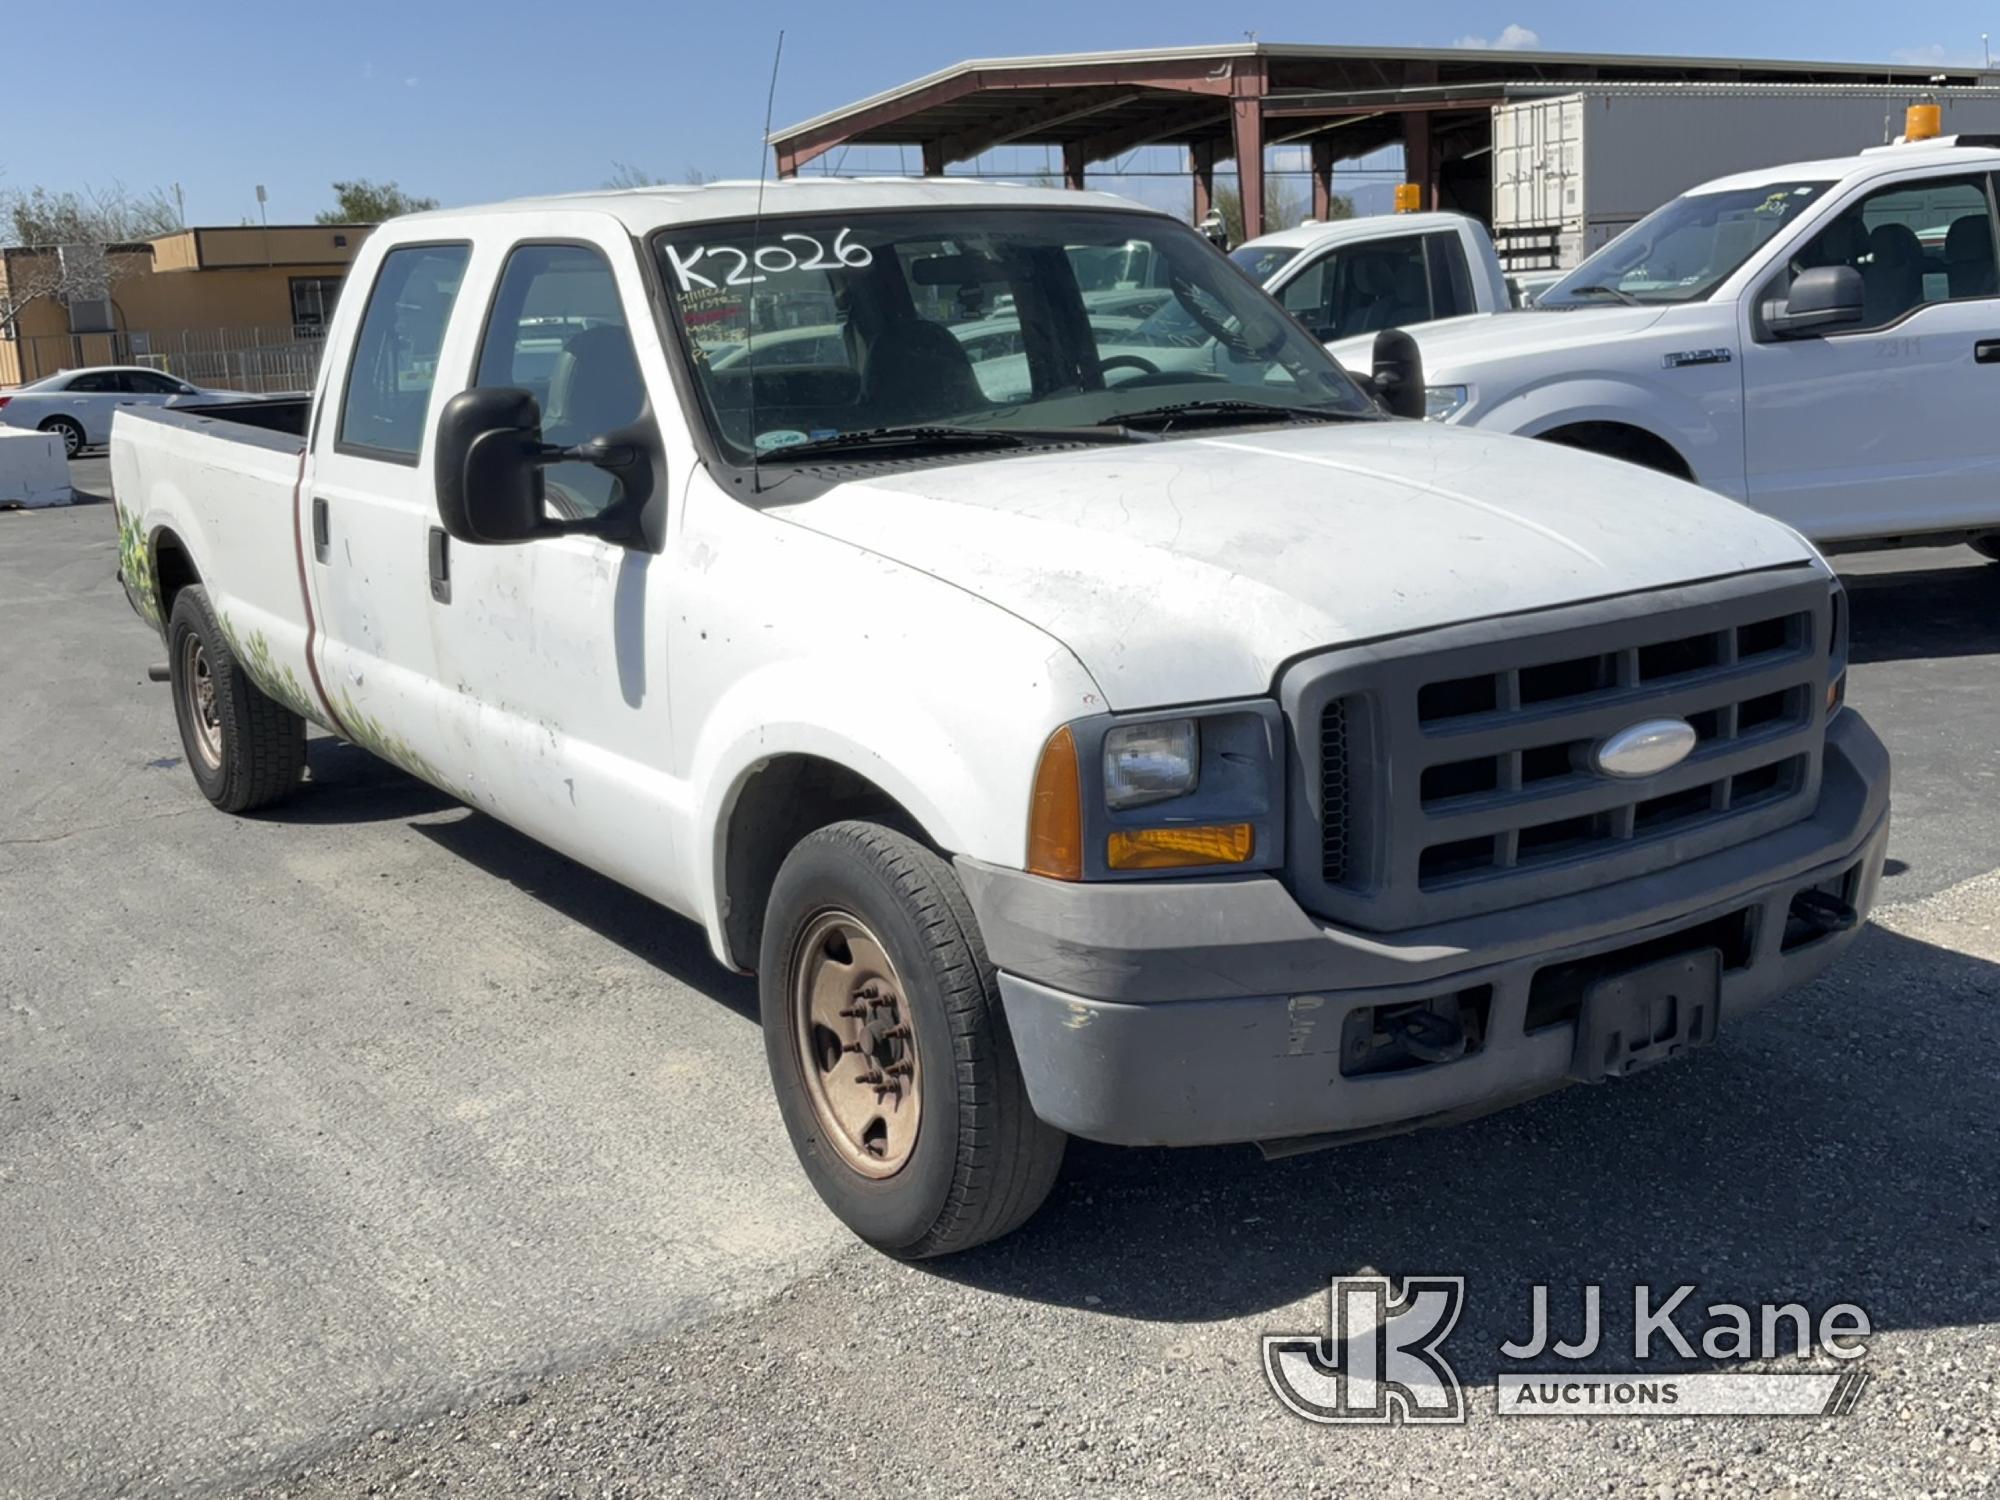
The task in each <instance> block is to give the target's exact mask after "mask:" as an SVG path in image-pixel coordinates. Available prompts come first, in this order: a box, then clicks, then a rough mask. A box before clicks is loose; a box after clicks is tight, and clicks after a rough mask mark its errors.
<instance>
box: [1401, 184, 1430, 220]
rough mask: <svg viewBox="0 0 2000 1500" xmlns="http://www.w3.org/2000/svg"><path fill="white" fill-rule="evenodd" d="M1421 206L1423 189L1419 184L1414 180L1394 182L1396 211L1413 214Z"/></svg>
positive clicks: (1422, 204) (1422, 203)
mask: <svg viewBox="0 0 2000 1500" xmlns="http://www.w3.org/2000/svg"><path fill="white" fill-rule="evenodd" d="M1423 206H1424V190H1423V187H1422V185H1421V184H1419V183H1415V182H1399V183H1397V184H1396V212H1397V213H1399V214H1413V213H1416V212H1417V211H1418V210H1419V209H1421V208H1422V207H1423Z"/></svg>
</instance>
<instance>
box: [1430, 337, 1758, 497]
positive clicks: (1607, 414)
mask: <svg viewBox="0 0 2000 1500" xmlns="http://www.w3.org/2000/svg"><path fill="white" fill-rule="evenodd" d="M1717 368H1719V369H1721V370H1724V371H1730V372H1731V373H1730V374H1728V376H1727V377H1726V379H1725V380H1721V381H1708V382H1704V383H1703V384H1702V386H1701V387H1700V388H1699V389H1696V390H1690V389H1687V388H1686V387H1684V386H1683V387H1675V386H1669V385H1667V384H1666V383H1664V382H1653V381H1646V380H1639V379H1634V378H1630V377H1625V376H1620V375H1596V376H1591V377H1588V378H1577V377H1575V376H1569V375H1550V376H1548V377H1545V378H1543V379H1540V380H1536V381H1533V382H1531V383H1529V384H1527V385H1524V386H1521V387H1519V388H1517V389H1515V390H1513V391H1511V392H1509V393H1508V394H1507V395H1506V396H1505V397H1503V398H1502V399H1500V400H1499V401H1497V402H1495V403H1494V404H1493V405H1492V406H1490V407H1483V408H1482V409H1480V410H1477V411H1476V412H1474V413H1473V416H1472V420H1471V421H1470V422H1469V423H1467V424H1466V425H1468V426H1473V427H1478V428H1480V429H1482V430H1484V431H1489V432H1506V433H1512V434H1514V435H1515V436H1517V437H1531V438H1532V437H1541V436H1543V435H1545V434H1547V433H1550V432H1553V431H1555V430H1556V429H1557V428H1560V427H1569V426H1573V425H1575V424H1577V423H1580V422H1615V423H1618V424H1619V425H1621V426H1625V427H1635V428H1638V429H1639V430H1640V431H1642V432H1646V433H1649V434H1651V435H1652V436H1653V437H1655V438H1658V439H1659V440H1660V441H1661V442H1663V443H1665V444H1666V445H1667V446H1668V447H1669V448H1671V449H1673V450H1674V452H1676V453H1678V454H1679V455H1680V456H1681V458H1682V459H1683V460H1685V461H1686V463H1687V466H1688V468H1689V469H1690V470H1691V471H1692V472H1693V474H1694V477H1695V482H1696V483H1697V484H1700V485H1703V486H1705V487H1706V488H1708V489H1712V490H1718V491H1720V492H1722V493H1723V494H1727V495H1733V496H1735V497H1737V498H1739V499H1740V498H1741V496H1742V493H1743V410H1742V395H1741V386H1740V384H1738V383H1737V381H1736V378H1735V376H1734V374H1733V367H1732V366H1728V365H1724V366H1718V367H1717ZM1676 373H1686V372H1676Z"/></svg>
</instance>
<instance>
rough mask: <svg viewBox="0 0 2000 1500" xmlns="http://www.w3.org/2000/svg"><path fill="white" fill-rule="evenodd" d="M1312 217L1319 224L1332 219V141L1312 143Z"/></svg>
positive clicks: (1324, 138)
mask: <svg viewBox="0 0 2000 1500" xmlns="http://www.w3.org/2000/svg"><path fill="white" fill-rule="evenodd" d="M1312 177H1313V207H1312V216H1313V217H1314V218H1315V219H1318V220H1320V221H1321V222H1324V221H1326V220H1327V219H1330V218H1332V217H1333V141H1332V140H1331V139H1329V138H1326V137H1322V138H1321V139H1319V140H1316V141H1314V142H1313V143H1312Z"/></svg>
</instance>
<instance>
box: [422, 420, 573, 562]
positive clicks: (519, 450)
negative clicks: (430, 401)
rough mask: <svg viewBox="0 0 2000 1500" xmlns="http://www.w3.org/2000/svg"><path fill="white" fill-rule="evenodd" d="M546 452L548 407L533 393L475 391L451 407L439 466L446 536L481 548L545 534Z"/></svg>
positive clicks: (441, 431) (443, 424)
mask: <svg viewBox="0 0 2000 1500" xmlns="http://www.w3.org/2000/svg"><path fill="white" fill-rule="evenodd" d="M541 447H542V409H541V407H540V406H539V405H537V404H536V401H535V398H534V396H533V395H532V394H530V393H529V392H527V391H517V390H508V389H504V388H501V387H498V386H474V387H473V388H472V389H471V390H469V391H460V392H459V393H458V394H457V395H456V396H453V397H452V398H451V399H450V400H449V401H447V402H445V404H444V411H443V412H442V413H441V414H440V415H439V417H438V431H437V449H436V454H435V457H434V459H433V464H434V474H435V482H436V486H437V508H438V519H439V520H440V521H441V522H443V524H444V529H445V532H446V534H447V535H448V536H450V537H451V539H452V540H453V541H457V542H469V543H472V544H474V545H483V544H490V543H500V542H525V541H527V540H528V539H529V538H530V537H534V536H538V535H540V534H541V533H542V532H543V531H544V530H545V529H546V528H547V525H548V522H547V519H546V517H545V516H544V514H543V511H542V501H543V498H544V494H545V491H544V486H543V484H542V465H541V464H540V463H539V462H537V459H538V457H539V454H540V450H541Z"/></svg>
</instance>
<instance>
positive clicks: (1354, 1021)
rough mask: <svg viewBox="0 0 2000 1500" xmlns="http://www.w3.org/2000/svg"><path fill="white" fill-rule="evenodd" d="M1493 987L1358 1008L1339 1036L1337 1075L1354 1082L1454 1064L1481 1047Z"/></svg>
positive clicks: (1483, 986)
mask: <svg viewBox="0 0 2000 1500" xmlns="http://www.w3.org/2000/svg"><path fill="white" fill-rule="evenodd" d="M1492 1004H1493V986H1492V985H1490V984H1482V985H1476V986H1474V987H1473V988H1471V989H1466V990H1459V991H1456V992H1455V993H1453V994H1449V995H1438V996H1436V997H1434V998H1432V999H1429V1000H1414V1001H1405V1002H1403V1003H1401V1004H1398V1005H1363V1006H1359V1007H1357V1008H1356V1009H1354V1010H1351V1011H1349V1012H1348V1013H1347V1018H1346V1019H1345V1020H1344V1021H1343V1022H1342V1023H1341V1030H1340V1073H1341V1076H1342V1077H1343V1078H1359V1077H1363V1076H1366V1075H1369V1074H1375V1073H1401V1072H1405V1071H1407V1070H1408V1069H1411V1068H1424V1067H1430V1066H1432V1065H1434V1064H1437V1063H1448V1062H1456V1061H1457V1060H1458V1059H1459V1058H1461V1057H1469V1056H1471V1055H1472V1054H1473V1053H1476V1052H1478V1051H1479V1049H1480V1048H1481V1047H1482V1046H1484V1045H1485V1042H1486V1021H1487V1014H1488V1012H1489V1011H1490V1009H1491V1007H1492Z"/></svg>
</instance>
